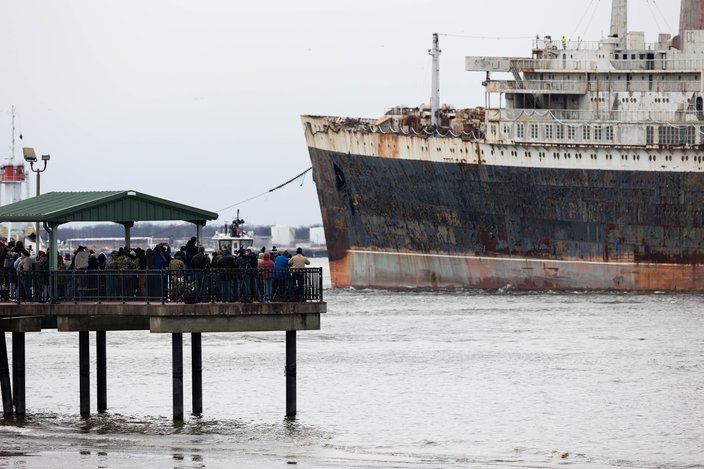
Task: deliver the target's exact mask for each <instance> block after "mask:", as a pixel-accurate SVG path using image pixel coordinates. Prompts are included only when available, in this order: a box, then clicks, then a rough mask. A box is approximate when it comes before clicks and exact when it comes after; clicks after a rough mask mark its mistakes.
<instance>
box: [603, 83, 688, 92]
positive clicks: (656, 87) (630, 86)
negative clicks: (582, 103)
mask: <svg viewBox="0 0 704 469" xmlns="http://www.w3.org/2000/svg"><path fill="white" fill-rule="evenodd" d="M701 86H702V85H701V82H699V81H695V80H667V81H661V80H653V81H650V80H627V81H606V80H599V82H598V83H597V82H590V83H589V91H599V92H609V91H635V92H654V93H677V92H681V93H692V92H697V91H699V90H700V89H701Z"/></svg>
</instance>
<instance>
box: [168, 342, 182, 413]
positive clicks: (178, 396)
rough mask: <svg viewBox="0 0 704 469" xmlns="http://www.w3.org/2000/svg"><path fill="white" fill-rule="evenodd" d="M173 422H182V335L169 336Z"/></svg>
mask: <svg viewBox="0 0 704 469" xmlns="http://www.w3.org/2000/svg"><path fill="white" fill-rule="evenodd" d="M171 355H172V359H173V364H172V367H173V381H172V386H173V404H174V405H173V407H174V420H175V421H179V422H180V421H183V333H182V332H175V333H173V334H171Z"/></svg>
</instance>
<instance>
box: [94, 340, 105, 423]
mask: <svg viewBox="0 0 704 469" xmlns="http://www.w3.org/2000/svg"><path fill="white" fill-rule="evenodd" d="M95 359H96V364H95V368H96V370H95V371H96V375H97V376H96V380H97V382H98V413H99V414H102V413H104V412H105V411H106V410H108V365H107V339H106V334H105V331H96V332H95Z"/></svg>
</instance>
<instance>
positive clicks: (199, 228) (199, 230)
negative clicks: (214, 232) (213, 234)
mask: <svg viewBox="0 0 704 469" xmlns="http://www.w3.org/2000/svg"><path fill="white" fill-rule="evenodd" d="M202 235H203V225H201V224H200V223H196V239H197V240H198V242H199V243H200V242H201V240H200V237H201V236H202Z"/></svg>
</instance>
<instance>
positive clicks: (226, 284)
mask: <svg viewBox="0 0 704 469" xmlns="http://www.w3.org/2000/svg"><path fill="white" fill-rule="evenodd" d="M255 301H256V302H281V301H291V302H306V301H323V272H322V268H305V269H204V270H196V269H187V270H56V271H34V272H17V273H14V275H13V272H7V271H5V277H4V278H3V283H2V285H1V286H0V302H16V303H18V304H21V303H27V302H47V303H56V302H59V303H63V302H74V303H79V302H92V303H102V302H106V303H107V302H119V303H135V302H139V303H162V304H163V303H215V302H255Z"/></svg>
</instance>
